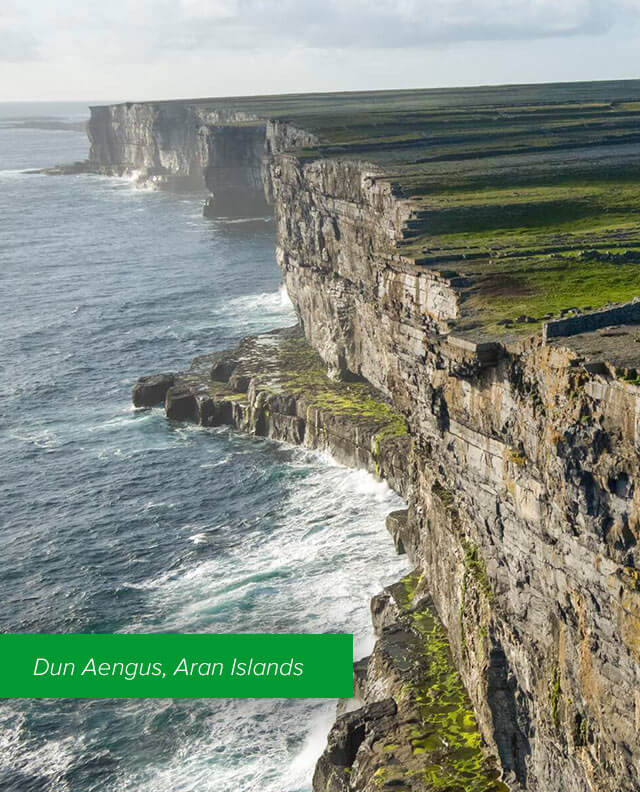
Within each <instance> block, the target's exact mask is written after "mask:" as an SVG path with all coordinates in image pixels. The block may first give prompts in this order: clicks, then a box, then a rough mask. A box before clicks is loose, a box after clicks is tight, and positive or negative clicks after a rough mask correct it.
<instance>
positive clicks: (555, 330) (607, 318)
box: [542, 286, 640, 341]
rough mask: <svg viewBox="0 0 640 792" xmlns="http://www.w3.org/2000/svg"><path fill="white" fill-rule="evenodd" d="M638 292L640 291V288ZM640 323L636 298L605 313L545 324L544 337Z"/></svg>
mask: <svg viewBox="0 0 640 792" xmlns="http://www.w3.org/2000/svg"><path fill="white" fill-rule="evenodd" d="M638 290H639V291H640V286H639V287H638ZM638 322H640V297H637V298H635V299H634V300H633V301H632V302H628V303H625V304H624V305H616V306H614V307H612V308H607V309H605V310H603V311H594V312H593V313H587V314H581V315H580V316H568V317H566V318H564V319H555V320H554V321H552V322H545V324H544V325H543V327H542V337H543V339H544V340H545V341H546V340H547V339H549V338H560V337H563V336H564V337H566V336H573V335H579V334H580V333H588V332H592V331H593V330H600V329H601V328H603V327H610V326H611V325H621V324H637V323H638Z"/></svg>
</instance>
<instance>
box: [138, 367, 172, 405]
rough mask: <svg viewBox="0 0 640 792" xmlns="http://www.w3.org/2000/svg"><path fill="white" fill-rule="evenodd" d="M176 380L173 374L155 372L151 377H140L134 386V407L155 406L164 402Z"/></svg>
mask: <svg viewBox="0 0 640 792" xmlns="http://www.w3.org/2000/svg"><path fill="white" fill-rule="evenodd" d="M174 382H175V377H174V375H173V374H154V375H153V376H151V377H140V379H139V380H138V381H137V382H136V384H135V385H134V386H133V390H132V391H131V398H132V400H133V406H134V407H155V406H156V405H157V404H162V403H163V402H164V400H165V397H166V395H167V391H168V390H169V388H170V387H171V386H172V385H173V383H174Z"/></svg>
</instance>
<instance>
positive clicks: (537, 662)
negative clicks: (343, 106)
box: [94, 111, 640, 792]
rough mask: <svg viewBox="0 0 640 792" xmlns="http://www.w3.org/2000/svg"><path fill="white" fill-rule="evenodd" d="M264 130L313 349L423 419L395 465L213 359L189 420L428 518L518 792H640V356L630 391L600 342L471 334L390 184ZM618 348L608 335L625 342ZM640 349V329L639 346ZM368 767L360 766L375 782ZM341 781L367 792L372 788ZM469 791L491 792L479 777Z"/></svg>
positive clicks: (301, 403) (201, 369)
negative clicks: (328, 457) (291, 455)
mask: <svg viewBox="0 0 640 792" xmlns="http://www.w3.org/2000/svg"><path fill="white" fill-rule="evenodd" d="M185 112H186V111H185ZM234 123H236V125H237V128H238V129H240V128H241V127H242V124H241V123H239V122H234ZM114 128H117V124H116V125H115V127H114ZM141 134H143V133H141ZM185 134H186V133H185ZM190 134H191V133H190ZM239 134H240V133H239ZM261 134H262V133H261ZM263 134H264V136H265V137H264V144H263V153H262V156H261V162H260V165H259V170H260V172H261V173H262V177H261V178H262V181H263V184H264V188H265V192H266V195H267V196H268V197H269V199H270V200H271V201H272V202H273V206H274V211H275V216H276V227H277V256H278V260H279V262H280V265H281V267H282V271H283V278H284V281H285V283H286V286H287V290H288V292H289V295H290V296H291V299H292V301H293V303H294V305H295V307H296V311H297V313H298V316H299V319H300V323H301V326H302V328H303V331H304V334H305V336H306V338H307V339H308V341H309V342H310V343H311V345H312V346H313V347H314V348H315V349H316V350H317V352H318V353H319V355H320V358H321V359H322V361H323V364H324V365H326V366H327V367H328V370H329V372H330V373H331V375H332V376H333V377H334V378H335V379H336V380H342V381H339V382H336V384H335V387H336V388H338V389H340V388H356V387H357V388H364V389H366V388H369V387H371V388H373V390H372V391H371V393H372V394H374V393H377V394H378V395H377V396H376V397H375V399H376V400H379V399H380V398H382V399H383V400H386V403H387V406H388V407H389V405H391V407H392V409H393V411H395V413H396V414H399V415H401V416H402V417H403V419H404V420H405V421H406V426H407V427H408V435H409V437H410V438H411V442H410V443H409V441H408V440H407V438H406V437H405V438H404V439H403V440H400V439H399V438H398V437H396V436H395V435H394V436H393V438H392V440H391V441H388V442H389V443H390V446H389V447H390V448H392V449H393V448H397V449H398V450H397V453H396V452H390V454H389V455H388V454H387V453H386V452H385V453H382V454H381V453H380V452H379V448H380V445H379V444H380V442H381V441H382V440H384V441H387V438H386V437H385V435H384V434H383V435H382V436H380V432H381V431H382V424H378V423H375V422H374V424H368V423H367V421H368V418H367V421H362V422H356V423H355V424H353V425H357V426H358V430H357V436H356V435H354V434H353V432H352V430H346V429H345V424H349V425H351V424H352V422H351V418H349V420H347V419H346V418H345V415H346V412H343V411H341V410H342V409H344V410H347V408H346V405H344V403H343V404H342V408H341V410H340V411H338V412H337V413H335V411H333V412H332V411H331V410H329V411H328V412H327V402H326V400H325V399H324V397H323V396H321V395H318V394H317V393H316V395H314V397H313V399H311V400H309V399H308V398H307V397H304V396H301V400H299V399H298V398H297V397H296V398H295V399H294V400H293V402H292V401H290V400H289V398H288V396H286V395H284V394H286V393H289V391H288V390H287V388H289V387H290V386H291V382H288V380H295V377H293V375H292V372H294V371H295V370H296V369H297V367H298V364H299V361H298V362H295V363H294V362H293V361H291V363H290V366H289V367H288V368H286V367H285V369H284V370H286V371H288V372H289V373H290V375H291V376H287V377H286V378H285V380H284V381H283V379H282V378H281V377H280V376H279V375H278V376H276V377H275V387H272V386H273V383H270V382H269V376H271V375H273V371H272V372H271V374H269V372H267V373H266V374H260V372H259V371H258V370H256V369H253V370H252V372H253V373H246V374H244V375H243V374H242V372H243V366H245V365H247V360H248V359H250V358H251V356H252V355H251V354H249V353H248V352H247V354H244V353H243V354H240V355H239V356H238V357H239V359H238V360H235V358H233V356H232V359H229V358H228V357H227V358H224V360H222V361H221V362H220V363H218V362H216V361H215V360H212V359H208V358H203V359H201V360H200V361H199V362H196V363H195V365H194V368H193V369H192V370H191V372H187V373H186V374H183V375H179V376H177V377H174V379H173V380H172V381H171V383H170V384H169V379H170V378H168V379H165V380H163V382H164V383H165V384H167V392H166V405H167V413H168V415H170V416H172V417H175V418H190V419H194V420H198V421H200V422H201V423H203V424H206V425H213V424H215V423H231V424H233V425H236V426H238V427H240V428H246V429H249V430H251V431H254V432H256V433H257V434H261V435H265V436H271V437H276V438H279V439H286V440H290V441H292V442H300V441H303V442H305V443H307V444H308V445H310V446H312V447H319V448H322V447H327V448H330V450H332V452H333V453H336V455H337V456H338V458H340V459H341V460H342V461H345V462H347V463H349V464H359V465H361V466H363V467H365V468H367V469H369V470H372V471H374V472H378V473H380V474H383V475H385V476H386V477H387V478H388V479H389V481H390V483H391V485H392V486H393V487H394V488H396V489H397V490H398V491H399V492H401V493H402V494H403V495H404V496H405V497H406V499H407V501H408V504H409V510H408V518H407V520H406V521H403V520H400V521H399V522H398V523H397V525H396V526H395V529H394V530H395V534H394V538H395V541H396V543H397V545H399V544H401V546H402V548H403V549H405V550H406V552H407V554H408V556H409V558H410V560H411V563H412V565H414V566H415V567H417V568H418V569H419V570H420V571H421V574H422V575H423V579H424V580H425V581H426V582H427V584H428V588H429V592H430V595H431V598H432V601H433V605H434V608H435V610H436V611H437V613H438V615H439V617H440V618H441V620H442V622H443V623H444V625H445V626H446V628H447V630H448V633H449V641H450V647H451V652H452V657H453V659H454V661H455V663H456V665H457V667H458V669H459V671H460V674H461V678H462V680H463V682H464V685H465V686H466V689H467V690H468V693H469V696H470V700H471V702H472V704H473V707H474V709H475V712H476V716H477V719H478V726H479V728H480V730H481V732H482V734H483V736H484V738H485V740H486V742H487V744H488V745H489V746H490V748H491V749H492V750H493V752H494V753H495V754H496V755H497V756H498V757H499V760H500V763H501V766H502V770H503V772H504V775H505V778H508V779H509V783H510V786H511V787H512V788H513V789H515V788H517V786H518V785H519V786H521V787H522V788H524V789H528V790H535V791H536V792H538V791H539V792H556V791H557V790H563V792H586V791H587V790H598V792H601V791H603V792H631V790H637V789H639V788H640V695H639V694H638V690H640V665H639V663H640V582H639V581H640V572H639V571H638V570H639V569H640V559H639V558H638V550H637V541H638V535H639V534H640V494H639V493H640V489H639V488H638V472H639V471H638V459H639V456H638V451H639V447H640V387H639V383H640V381H639V380H638V369H640V364H638V365H637V364H636V362H635V361H639V360H640V358H639V356H638V355H637V354H636V353H635V352H633V349H632V350H629V349H626V352H625V354H624V355H621V359H622V362H621V364H620V365H621V367H622V369H623V371H624V378H619V377H618V376H617V375H616V368H615V367H611V366H607V365H602V366H598V365H595V364H594V361H595V362H596V363H597V360H598V355H599V354H601V350H602V349H605V350H606V349H609V347H607V346H606V345H605V346H601V345H600V343H599V340H598V343H597V344H596V347H594V345H593V343H591V341H590V337H589V333H585V334H584V337H583V336H581V335H580V334H578V335H576V336H572V338H570V339H564V338H561V337H558V338H552V337H549V338H548V343H545V342H544V340H543V338H542V336H541V334H540V333H539V332H537V330H532V332H531V334H530V335H529V336H527V335H524V334H522V333H521V334H520V335H512V336H511V337H509V338H506V337H505V338H504V339H500V338H492V339H490V340H487V339H485V338H482V337H481V334H479V333H478V334H475V335H474V333H473V332H472V330H470V329H469V323H468V322H467V325H466V330H465V332H464V333H459V332H458V331H457V330H456V325H457V323H459V320H460V317H461V315H462V314H463V312H464V310H465V299H466V292H465V290H466V289H467V288H468V280H467V278H466V276H464V274H461V272H460V270H461V269H464V268H463V267H462V266H461V267H460V268H459V270H455V271H452V270H447V269H445V268H444V267H443V268H440V269H438V268H436V267H435V266H430V267H427V266H423V265H421V264H420V263H419V261H418V260H417V259H413V258H410V257H407V256H406V255H401V252H400V251H401V250H402V248H401V247H399V244H400V243H401V242H402V240H403V239H404V238H405V237H406V233H407V228H408V227H410V226H411V224H412V222H413V221H414V218H415V205H414V202H412V201H411V200H409V199H408V198H406V197H404V195H402V194H400V192H399V191H398V190H397V189H396V187H394V185H393V184H392V182H391V181H390V180H388V179H387V178H386V177H385V174H384V169H382V168H381V167H379V166H378V165H374V164H371V163H368V162H366V161H361V160H356V159H353V158H351V159H348V158H344V157H339V156H338V157H333V158H322V157H314V156H313V155H311V154H308V153H305V154H303V153H302V152H300V151H298V150H295V147H300V146H309V145H311V144H312V143H313V139H314V135H313V134H312V132H308V133H305V132H304V130H302V129H301V128H300V127H299V126H296V125H291V124H287V123H286V122H284V121H279V122H274V123H269V124H266V126H265V127H264V132H263ZM96 139H97V137H96ZM145 145H146V144H145ZM95 146H96V147H95V149H94V150H95V151H96V152H98V151H99V150H100V151H102V149H99V146H106V149H107V150H109V147H110V146H111V143H110V142H108V141H100V142H96V144H95ZM189 146H191V143H189ZM291 147H294V149H292V148H291ZM258 148H259V146H258ZM123 150H126V145H125V146H124V149H123ZM190 150H191V149H190ZM114 151H115V149H114ZM96 156H99V157H100V158H102V157H103V155H102V154H99V155H98V154H96ZM105 156H106V155H105ZM109 156H111V154H109ZM115 156H116V155H114V157H115ZM118 156H119V155H118ZM128 156H129V155H128ZM130 156H131V157H132V158H133V157H134V153H133V152H131V154H130ZM203 162H204V160H203ZM154 167H155V166H154ZM161 167H168V166H167V165H166V164H165V165H161ZM203 167H205V168H206V166H203ZM252 167H253V166H252ZM257 167H258V166H257V165H256V166H255V167H254V168H253V171H252V172H257V171H256V170H255V168H257ZM462 258H464V256H462ZM634 310H635V309H634ZM588 325H589V323H588V322H586V323H583V325H580V329H581V330H582V329H588ZM583 326H584V328H583ZM616 333H620V330H619V328H616V327H611V328H602V327H599V328H598V337H599V339H600V338H602V339H603V344H604V343H605V341H604V339H607V340H606V343H607V344H609V343H610V342H609V341H608V339H609V338H610V337H613V336H615V335H616ZM637 335H638V333H637V332H634V329H633V327H631V328H630V329H627V331H626V332H625V337H626V339H627V340H628V342H629V343H630V344H633V343H634V342H635V338H636V336H637ZM248 343H249V342H248ZM250 343H251V344H253V345H254V346H255V345H256V344H257V345H258V346H259V347H260V348H261V349H262V348H263V347H264V348H266V347H268V346H269V344H270V343H271V342H267V343H265V342H264V341H252V342H250ZM614 345H615V342H614ZM278 354H280V353H278ZM606 354H608V353H606ZM234 361H235V365H233V364H234ZM281 363H282V361H280V362H278V366H277V367H276V368H278V367H279V368H280V370H282V365H281ZM605 363H606V361H605ZM218 365H221V366H222V368H221V369H220V368H215V367H216V366H218ZM211 368H214V369H215V372H216V373H215V375H214V376H213V379H212V378H211V377H210V376H209V375H208V374H207V370H208V369H211ZM311 369H312V370H316V371H320V370H321V367H320V365H319V364H318V363H317V362H316V363H314V364H313V366H311ZM223 374H224V375H226V376H223ZM323 376H324V375H323ZM242 377H244V379H243V378H242ZM354 381H355V384H354ZM322 382H323V383H325V382H326V379H323V380H322ZM239 383H241V384H242V388H239V387H237V385H238V384H239ZM252 383H253V384H252ZM366 383H369V384H366ZM284 384H287V387H286V388H284V389H283V385H284ZM147 385H149V386H150V387H151V386H152V387H153V388H156V389H157V388H158V387H161V388H162V387H164V385H163V384H160V385H159V383H158V382H157V381H156V382H154V383H140V385H139V386H138V391H137V392H138V396H137V397H136V398H138V399H139V400H141V403H144V396H143V395H142V394H143V393H144V389H145V388H146V387H147ZM245 385H246V388H245ZM298 385H300V383H299V382H298ZM263 386H264V387H263ZM243 388H245V389H244V390H243ZM324 388H325V385H324V384H323V386H322V388H321V390H322V389H324ZM303 390H304V389H303ZM303 390H302V391H301V392H300V394H298V395H301V394H302V392H303ZM314 393H315V391H314ZM332 393H334V396H332V397H331V400H334V398H337V395H336V394H337V393H338V391H336V392H333V391H332ZM349 398H350V397H349ZM372 398H373V397H372ZM331 403H332V404H333V405H334V406H335V401H332V402H331ZM383 403H385V402H384V401H383ZM391 407H389V409H391ZM319 415H321V416H322V419H319V418H318V416H319ZM327 416H328V424H327V426H326V427H325V428H324V429H323V430H322V431H320V430H319V427H320V426H321V425H322V424H323V423H324V421H325V417H327ZM351 417H352V416H351ZM368 417H371V416H368ZM367 427H368V428H367ZM345 436H348V437H347V439H345ZM376 448H378V451H376ZM400 449H402V450H400ZM392 459H393V461H390V460H392ZM372 684H373V683H372ZM363 685H364V687H363V690H366V689H367V683H366V682H363ZM374 687H375V685H374ZM372 689H373V688H372ZM365 695H366V694H365ZM392 698H393V696H392ZM394 702H395V706H396V714H397V712H399V711H400V708H399V707H398V702H397V701H396V700H395V699H394ZM373 704H375V702H373V701H371V702H370V703H367V704H366V705H365V707H369V706H373ZM391 709H392V707H391V705H390V704H389V705H384V706H382V705H381V706H379V707H374V710H375V712H376V713H377V714H376V715H375V718H376V719H377V722H378V724H387V725H388V726H389V728H392V727H391V726H390V725H389V724H391V723H392V721H393V718H394V717H395V715H394V713H392V712H391ZM363 717H364V716H363ZM372 717H373V716H372ZM385 719H386V720H385ZM389 719H391V720H389ZM365 720H366V718H365ZM354 728H356V731H357V733H358V734H361V733H362V729H361V727H360V726H357V727H354ZM362 728H364V730H365V732H366V726H362ZM385 728H386V727H385ZM376 729H378V731H377V732H376V733H377V734H380V731H379V728H378V727H376ZM358 730H359V731H358ZM330 747H331V746H330ZM358 750H360V749H358ZM351 753H353V752H351ZM356 755H357V751H356V754H354V755H353V756H352V757H351V758H352V760H353V761H352V764H351V765H349V764H346V765H343V767H349V766H350V767H355V766H356V758H357V756H356ZM362 766H363V767H364V763H363V765H362ZM369 766H372V765H369ZM358 767H360V764H359V760H358ZM376 769H377V768H376ZM323 772H324V771H323ZM373 772H374V774H375V770H374V771H373ZM344 776H351V773H344ZM332 777H333V776H332ZM327 779H328V776H327V775H326V774H325V775H323V776H322V779H321V780H319V781H318V782H317V784H316V789H320V788H322V785H323V784H324V783H325V782H327ZM392 780H393V779H385V780H384V783H387V782H388V781H392ZM341 783H346V784H347V786H346V788H347V789H353V790H356V789H357V790H361V789H365V788H367V789H368V788H369V787H368V786H367V784H369V783H370V781H369V780H365V779H364V777H363V776H358V780H357V781H356V775H354V777H353V779H351V777H350V778H349V779H348V780H346V781H345V780H344V778H343V779H342V782H341ZM425 783H426V782H425ZM372 788H373V787H372ZM426 788H427V789H439V788H447V787H438V786H437V785H435V782H434V783H432V784H431V786H428V785H427V786H426ZM450 788H452V789H456V788H457V787H456V786H455V785H454V786H452V787H450ZM460 788H461V789H465V788H468V789H474V787H473V786H472V782H471V781H470V782H469V786H468V787H465V786H460Z"/></svg>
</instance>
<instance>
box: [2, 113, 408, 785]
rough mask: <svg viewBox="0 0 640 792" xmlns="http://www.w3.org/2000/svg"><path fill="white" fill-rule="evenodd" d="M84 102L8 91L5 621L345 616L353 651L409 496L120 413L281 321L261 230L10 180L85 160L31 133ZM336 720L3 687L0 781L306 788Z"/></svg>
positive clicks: (330, 620)
mask: <svg viewBox="0 0 640 792" xmlns="http://www.w3.org/2000/svg"><path fill="white" fill-rule="evenodd" d="M86 117H88V110H87V107H86V105H80V104H73V105H70V104H52V103H48V104H47V105H38V104H11V105H2V104H0V302H1V305H0V317H1V318H0V322H1V328H2V333H1V339H2V343H1V344H0V369H1V372H2V376H1V378H0V454H1V458H2V460H3V475H2V477H1V478H0V498H1V500H2V505H3V508H2V518H1V520H2V527H1V530H0V558H1V563H0V629H1V630H2V631H3V632H31V633H39V632H78V633H80V632H125V633H126V632H353V633H354V635H355V640H356V653H357V655H359V656H362V655H364V654H366V653H367V652H368V651H369V650H370V649H371V646H372V644H373V637H372V631H371V626H370V618H369V599H370V597H371V596H372V595H373V594H375V593H376V592H378V591H379V590H380V589H381V588H382V587H383V586H384V585H386V584H387V583H390V582H392V581H393V580H396V579H397V578H398V577H399V576H400V575H401V574H402V573H403V572H404V571H405V565H406V561H405V560H404V559H403V558H399V557H397V556H396V555H395V553H394V550H393V544H392V542H391V539H390V538H389V537H388V535H387V533H386V530H385V528H384V518H385V516H386V514H387V513H388V512H389V511H390V510H392V509H395V508H400V507H401V505H402V504H401V501H400V499H399V498H398V497H397V496H396V495H394V494H393V493H392V492H391V491H390V490H389V488H388V487H387V486H386V485H385V484H383V483H381V482H378V481H376V480H374V479H373V478H372V477H371V476H369V475H368V474H366V473H364V472H363V471H352V470H348V469H345V468H343V467H341V466H340V465H338V464H337V463H336V462H335V461H333V460H332V459H331V458H329V457H326V456H323V455H321V454H318V453H316V452H311V451H308V450H305V449H301V448H292V447H290V446H287V445H285V444H278V443H274V442H271V441H267V440H264V439H258V438H254V437H249V436H244V435H241V434H238V433H235V432H233V431H231V430H228V429H203V428H200V427H195V426H190V425H185V424H180V423H172V422H170V421H168V420H167V419H166V418H165V417H164V414H163V412H162V411H161V410H159V409H158V410H155V409H154V410H143V411H134V410H133V409H132V407H131V405H130V391H131V387H132V385H133V383H134V382H135V380H136V379H137V377H138V376H140V375H142V374H151V373H157V372H161V371H174V370H179V369H181V368H185V367H186V366H187V365H188V363H189V361H190V359H191V358H192V357H193V356H195V355H197V354H202V353H207V352H211V351H214V350H216V349H223V348H225V347H228V346H231V345H233V344H234V343H235V342H237V341H238V340H239V339H240V338H242V337H243V336H244V335H247V334H251V333H256V332H262V331H266V330H270V329H273V328H276V327H282V326H287V325H291V324H293V323H294V322H295V315H294V312H293V309H292V306H291V303H290V301H289V300H288V297H287V295H286V293H284V292H283V290H282V289H281V287H280V276H279V272H278V268H277V265H276V262H275V254H274V227H273V222H272V221H271V220H270V219H269V218H247V219H244V220H238V219H236V220H232V221H225V220H219V219H211V218H204V217H202V212H201V207H202V201H203V196H202V195H190V194H171V193H168V192H157V191H152V190H148V189H141V188H139V187H137V186H136V185H135V184H134V183H133V182H131V181H129V180H127V179H117V178H107V177H100V176H94V175H76V176H46V175H33V174H25V173H24V170H25V169H31V168H39V167H45V166H50V165H54V164H57V163H65V162H72V161H75V160H79V159H84V158H85V157H86V155H87V150H88V143H87V139H86V136H85V135H84V133H82V132H79V131H76V130H59V129H47V128H42V127H46V126H47V124H48V122H49V121H53V122H56V123H57V122H60V121H63V122H77V121H81V120H83V119H84V118H86ZM43 119H44V123H43ZM25 122H26V123H25ZM32 122H33V123H34V124H37V125H38V126H39V127H40V128H29V124H30V123H32ZM52 126H55V124H52ZM334 713H335V702H331V701H309V700H287V701H270V700H250V701H237V700H230V701H217V700H110V701H72V700H43V701H36V700H8V701H3V702H0V790H3V792H4V791H5V790H7V791H8V790H15V791H16V792H28V791H29V790H38V792H40V791H41V790H43V791H51V792H92V791H93V790H101V791H102V790H105V791H106V792H116V791H117V792H133V791H134V790H135V791H136V792H160V791H162V792H167V790H172V791H173V792H177V791H178V790H179V791H180V792H191V790H194V791H195V790H198V792H206V791H207V790H211V791H212V792H213V790H215V791H216V792H254V791H255V792H258V791H259V792H302V791H303V790H309V789H310V788H311V777H312V773H313V766H314V764H315V761H316V760H317V758H318V756H319V755H320V753H321V751H322V749H323V747H324V743H325V739H326V735H327V731H328V729H329V726H330V724H331V722H332V720H333V716H334Z"/></svg>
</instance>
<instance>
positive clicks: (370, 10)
mask: <svg viewBox="0 0 640 792" xmlns="http://www.w3.org/2000/svg"><path fill="white" fill-rule="evenodd" d="M7 7H8V6H7ZM23 7H25V8H28V11H24V13H23V14H22V16H23V17H24V18H23V20H22V23H21V25H20V26H18V27H16V24H15V23H16V21H17V20H16V19H12V20H11V21H12V23H14V24H13V25H12V28H11V30H9V29H6V30H4V31H3V30H2V27H3V26H2V24H1V23H2V17H1V16H0V53H2V52H4V57H5V58H6V57H7V56H10V57H14V58H15V57H18V56H21V57H22V58H24V59H26V58H29V57H35V56H36V54H37V47H36V42H37V41H40V42H41V44H42V49H43V51H44V53H45V56H47V55H48V56H49V57H51V58H53V57H58V58H60V57H73V56H74V54H76V55H78V56H81V57H85V58H89V59H91V60H94V61H96V60H97V61H99V60H103V61H113V60H120V59H122V58H125V59H128V60H129V62H132V63H133V62H141V61H144V60H149V59H152V58H154V57H160V56H166V55H167V53H171V52H190V53H192V52H194V51H202V52H206V51H211V50H213V49H215V50H218V51H220V50H225V51H229V50H255V51H258V50H265V49H267V50H268V49H272V50H280V49H281V48H283V47H286V48H292V47H306V48H325V49H326V48H336V49H339V48H345V47H349V48H377V49H395V48H400V47H402V48H407V47H426V46H432V47H433V46H439V45H446V44H451V43H455V42H469V41H509V40H526V39H541V38H548V37H555V36H564V37H568V36H575V35H580V34H592V35H597V34H603V33H606V32H607V31H608V30H609V29H610V28H611V27H612V25H613V24H614V23H615V22H621V23H623V22H624V21H625V20H626V19H631V18H632V17H635V16H637V15H638V13H639V11H640V0H304V2H303V1H302V0H110V1H109V2H107V3H104V2H103V0H85V2H84V3H78V2H77V0H32V1H31V3H30V4H29V5H28V6H26V5H25V6H23ZM0 14H2V11H0ZM27 14H28V17H26V16H25V15H27ZM0 57H1V54H0Z"/></svg>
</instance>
